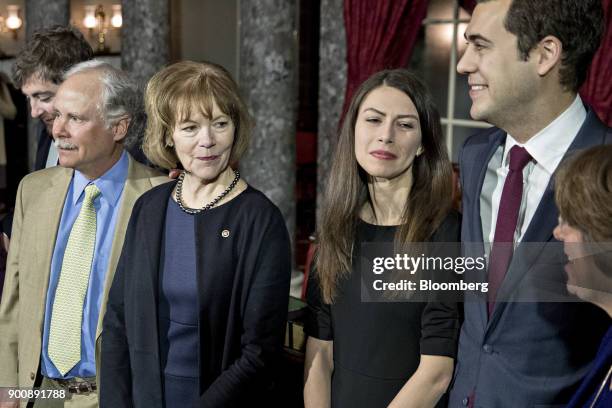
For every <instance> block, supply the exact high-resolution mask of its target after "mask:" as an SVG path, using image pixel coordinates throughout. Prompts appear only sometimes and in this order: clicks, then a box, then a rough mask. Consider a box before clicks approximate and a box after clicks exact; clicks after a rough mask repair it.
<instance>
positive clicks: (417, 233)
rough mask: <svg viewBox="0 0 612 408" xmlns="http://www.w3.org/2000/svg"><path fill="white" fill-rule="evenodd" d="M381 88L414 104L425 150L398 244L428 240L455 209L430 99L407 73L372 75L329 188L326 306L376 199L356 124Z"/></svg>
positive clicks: (322, 270)
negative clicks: (365, 210)
mask: <svg viewBox="0 0 612 408" xmlns="http://www.w3.org/2000/svg"><path fill="white" fill-rule="evenodd" d="M381 86H389V87H393V88H396V89H398V90H400V91H402V92H404V93H405V94H406V95H408V97H409V98H410V99H411V100H412V102H413V103H414V105H415V107H416V109H417V112H418V115H419V122H420V125H421V136H422V142H421V143H422V146H423V154H421V155H420V156H418V157H415V159H414V163H413V165H412V172H413V185H412V189H411V191H410V195H409V197H408V200H407V201H406V205H405V207H404V212H403V214H402V225H401V226H400V227H399V228H398V230H397V233H396V236H395V242H396V244H400V245H401V244H403V243H408V242H422V241H424V240H426V239H428V238H429V237H430V236H431V235H432V233H433V232H434V231H435V230H436V228H437V227H438V226H439V225H440V223H441V222H442V220H443V219H444V217H445V216H446V214H447V213H448V211H449V209H450V207H451V199H452V184H451V178H452V168H451V164H450V161H449V159H448V155H447V152H446V149H445V147H444V145H443V143H442V127H441V126H440V116H439V114H438V111H437V109H436V107H435V105H434V103H433V100H432V97H431V95H430V94H429V92H428V91H427V89H426V88H425V86H424V85H423V84H422V83H421V81H419V80H418V79H417V77H416V76H414V75H413V74H411V73H410V72H409V71H408V70H406V69H394V70H385V71H381V72H378V73H376V74H374V75H372V76H371V77H370V78H368V79H367V80H366V81H365V82H364V83H363V84H361V86H360V87H359V89H357V92H356V93H355V96H353V99H352V100H351V103H350V105H349V108H348V111H347V113H346V116H345V118H344V122H343V125H342V128H341V130H340V135H339V140H338V145H337V146H336V149H335V153H334V158H333V161H332V165H331V170H330V177H329V180H328V182H327V186H326V189H325V196H324V202H323V207H322V215H321V223H320V229H319V231H318V252H317V257H316V271H317V274H318V275H317V276H318V279H319V282H320V285H321V289H322V295H323V300H324V301H325V302H326V303H331V302H333V299H334V297H335V294H336V288H337V284H338V281H339V280H340V279H341V278H343V277H345V276H346V275H347V274H348V273H349V272H350V270H351V248H352V245H353V241H354V239H355V231H356V225H357V219H358V213H359V210H360V209H361V207H362V206H363V205H364V204H365V203H366V202H367V201H371V197H370V196H369V191H368V187H367V181H368V177H369V176H368V175H367V174H366V173H365V171H363V169H361V167H360V166H359V164H358V163H357V159H356V157H355V122H356V120H357V116H358V113H359V108H360V106H361V103H362V102H363V100H364V99H365V97H366V96H367V95H368V94H369V93H370V92H371V91H372V90H374V89H376V88H378V87H381ZM432 203H435V205H432Z"/></svg>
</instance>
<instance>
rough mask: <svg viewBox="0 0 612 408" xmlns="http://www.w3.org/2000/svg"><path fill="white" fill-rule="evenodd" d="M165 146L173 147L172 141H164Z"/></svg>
mask: <svg viewBox="0 0 612 408" xmlns="http://www.w3.org/2000/svg"><path fill="white" fill-rule="evenodd" d="M166 146H168V147H174V143H172V141H170V142H166Z"/></svg>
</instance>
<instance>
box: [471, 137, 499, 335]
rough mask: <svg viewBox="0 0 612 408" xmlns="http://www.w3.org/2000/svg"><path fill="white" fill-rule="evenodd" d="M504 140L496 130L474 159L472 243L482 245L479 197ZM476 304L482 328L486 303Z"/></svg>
mask: <svg viewBox="0 0 612 408" xmlns="http://www.w3.org/2000/svg"><path fill="white" fill-rule="evenodd" d="M505 140H506V133H505V132H504V131H502V130H497V131H496V132H493V133H492V134H491V135H490V136H489V143H488V145H487V147H486V148H485V149H482V150H481V151H480V152H479V153H478V154H477V155H476V157H475V158H474V161H475V163H482V166H480V167H479V168H480V171H479V172H478V174H474V176H475V177H478V178H477V179H476V180H477V182H476V184H475V191H473V192H472V197H474V205H473V206H472V208H473V210H472V219H473V220H475V222H474V227H475V228H476V229H475V230H474V235H473V237H475V240H474V242H479V243H484V237H483V234H482V219H481V217H480V195H481V193H482V188H483V186H484V180H485V176H486V174H487V168H488V166H489V162H490V161H491V159H492V158H493V155H494V154H495V152H496V151H497V149H498V148H499V146H500V145H501V144H502V143H503V142H504V141H505ZM477 168H478V167H476V166H474V169H477ZM480 253H484V248H483V247H481V248H480ZM484 277H485V278H486V274H485V275H484ZM477 304H478V310H479V312H480V319H481V323H482V327H483V328H484V327H486V326H487V321H488V319H489V318H488V316H487V302H482V301H479V302H477Z"/></svg>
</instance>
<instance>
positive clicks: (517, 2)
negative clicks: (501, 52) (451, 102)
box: [478, 0, 605, 92]
mask: <svg viewBox="0 0 612 408" xmlns="http://www.w3.org/2000/svg"><path fill="white" fill-rule="evenodd" d="M489 1H491V0H479V1H478V3H487V2H489ZM604 27H605V23H604V12H603V8H602V5H601V0H579V1H577V0H538V1H533V0H513V1H512V4H511V5H510V8H509V9H508V12H507V13H506V17H505V19H504V28H505V29H506V30H507V31H508V32H510V33H512V34H514V35H516V37H517V44H518V45H517V46H518V52H519V56H520V58H522V59H523V60H524V61H527V60H528V59H529V53H530V52H531V50H532V49H533V48H534V47H535V46H536V45H538V43H539V42H540V41H541V40H542V39H543V38H544V37H546V36H547V35H552V36H554V37H557V38H558V39H559V40H560V41H561V43H562V44H563V55H562V57H561V66H560V68H559V77H560V78H559V81H560V83H561V85H562V86H563V87H564V88H565V89H567V90H570V91H573V92H577V91H578V89H579V88H580V86H581V85H582V83H583V82H584V80H585V79H586V76H587V72H588V69H589V66H590V65H591V60H592V59H593V56H594V55H595V52H596V51H597V49H598V48H599V44H600V42H601V38H602V36H603V33H604Z"/></svg>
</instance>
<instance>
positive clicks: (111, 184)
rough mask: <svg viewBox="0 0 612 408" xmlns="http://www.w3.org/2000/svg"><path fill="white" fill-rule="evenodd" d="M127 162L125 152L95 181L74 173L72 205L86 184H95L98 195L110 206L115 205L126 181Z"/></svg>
mask: <svg viewBox="0 0 612 408" xmlns="http://www.w3.org/2000/svg"><path fill="white" fill-rule="evenodd" d="M128 167H129V160H128V156H127V153H126V152H125V150H124V151H123V152H122V153H121V157H120V158H119V160H118V161H117V163H115V164H114V165H113V167H111V168H110V169H109V170H108V171H107V172H106V173H104V174H103V175H101V176H100V177H98V178H97V179H95V180H89V179H88V178H87V177H85V176H84V175H83V173H81V172H80V171H78V170H75V171H74V179H73V195H72V205H76V203H77V202H78V201H79V199H80V198H81V196H82V195H83V192H84V191H85V187H87V185H88V184H95V185H96V187H98V189H99V190H100V193H101V194H100V195H101V196H102V197H103V198H104V199H105V200H106V201H107V202H108V203H109V204H110V205H111V206H112V207H114V206H115V205H117V202H118V201H119V197H121V193H122V192H123V186H124V185H125V180H126V179H127V172H128Z"/></svg>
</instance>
